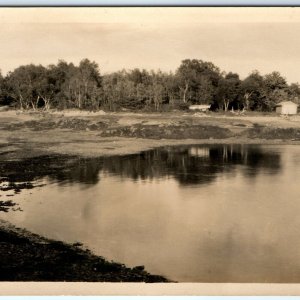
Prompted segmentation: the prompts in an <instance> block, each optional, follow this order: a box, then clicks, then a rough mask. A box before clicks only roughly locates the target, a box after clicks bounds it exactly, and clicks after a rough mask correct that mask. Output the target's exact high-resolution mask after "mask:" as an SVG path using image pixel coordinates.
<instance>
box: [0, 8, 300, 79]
mask: <svg viewBox="0 0 300 300" xmlns="http://www.w3.org/2000/svg"><path fill="white" fill-rule="evenodd" d="M0 26H1V27H0V59H1V61H0V69H1V70H2V73H4V74H5V73H6V72H7V71H9V70H13V69H14V68H16V67H17V66H19V65H20V64H28V63H35V64H39V63H41V64H44V65H48V64H51V63H56V62H57V61H58V59H64V60H66V61H68V62H74V63H78V62H79V61H80V60H81V59H82V58H86V57H87V58H89V59H91V60H95V61H96V62H97V63H98V64H99V66H100V69H101V72H102V73H106V72H110V71H115V70H120V69H122V68H126V69H132V68H135V67H139V68H146V69H149V70H150V69H154V70H157V69H159V68H160V69H161V70H163V71H170V70H172V71H174V70H176V68H177V67H178V66H179V64H180V62H181V60H183V59H185V58H197V59H202V60H207V61H211V62H213V63H215V64H216V65H217V66H219V67H220V68H221V70H224V71H226V72H229V71H233V72H237V73H239V74H240V75H241V77H242V78H243V77H245V76H247V74H249V73H250V72H251V71H252V70H254V69H257V70H259V71H260V72H261V73H263V74H265V73H267V72H271V71H274V70H277V71H280V72H281V73H282V75H284V76H285V77H286V78H287V80H288V81H289V82H300V34H299V33H300V8H23V9H22V8H0Z"/></svg>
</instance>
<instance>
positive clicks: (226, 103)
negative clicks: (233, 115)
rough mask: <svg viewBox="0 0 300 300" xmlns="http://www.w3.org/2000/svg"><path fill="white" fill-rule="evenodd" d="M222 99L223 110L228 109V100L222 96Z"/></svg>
mask: <svg viewBox="0 0 300 300" xmlns="http://www.w3.org/2000/svg"><path fill="white" fill-rule="evenodd" d="M223 101H224V111H228V106H229V100H227V99H225V98H224V99H223Z"/></svg>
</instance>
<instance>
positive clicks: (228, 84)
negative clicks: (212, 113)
mask: <svg viewBox="0 0 300 300" xmlns="http://www.w3.org/2000/svg"><path fill="white" fill-rule="evenodd" d="M239 89H240V79H239V75H238V74H235V73H231V72H230V73H228V74H227V75H225V77H224V78H221V79H220V80H219V85H218V93H217V98H218V100H219V101H218V104H219V107H220V106H221V107H223V109H224V111H227V110H228V108H229V104H230V103H233V102H234V101H236V100H237V99H238V95H239Z"/></svg>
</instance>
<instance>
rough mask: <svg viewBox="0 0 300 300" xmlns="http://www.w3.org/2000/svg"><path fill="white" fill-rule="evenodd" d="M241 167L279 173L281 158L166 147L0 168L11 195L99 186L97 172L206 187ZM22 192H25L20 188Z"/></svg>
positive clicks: (248, 150) (250, 149) (246, 149)
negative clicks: (52, 186)
mask: <svg viewBox="0 0 300 300" xmlns="http://www.w3.org/2000/svg"><path fill="white" fill-rule="evenodd" d="M236 166H245V167H246V168H245V169H244V175H245V176H250V177H251V176H255V175H256V174H258V173H259V171H260V170H263V171H265V172H269V173H270V174H273V173H277V172H278V171H279V170H280V168H281V163H280V153H277V152H271V151H268V152H267V149H263V148H262V147H260V146H250V145H249V146H245V145H213V146H182V147H178V146H177V147H164V148H158V149H155V150H150V151H145V152H141V153H140V154H133V155H126V156H112V157H101V158H78V157H70V156H62V155H52V156H40V157H35V158H30V159H25V160H7V161H5V160H4V161H1V162H0V172H1V181H2V182H3V181H7V182H8V185H9V186H11V187H12V188H14V189H17V187H16V186H15V185H16V184H17V183H24V182H26V183H27V186H26V187H27V188H31V187H32V185H31V182H33V181H36V180H39V179H42V178H45V177H48V178H49V179H52V180H54V181H56V182H69V183H82V184H97V183H98V181H99V180H100V171H103V172H105V173H108V174H111V175H117V176H120V177H122V178H130V179H133V180H147V179H159V178H163V177H173V178H175V179H176V180H177V181H178V182H179V183H180V184H183V185H185V184H202V183H208V182H210V181H212V180H214V178H215V177H216V176H217V175H218V174H219V173H223V172H229V173H230V172H234V169H235V167H236ZM21 188H25V186H24V184H23V185H22V186H21Z"/></svg>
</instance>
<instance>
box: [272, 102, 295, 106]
mask: <svg viewBox="0 0 300 300" xmlns="http://www.w3.org/2000/svg"><path fill="white" fill-rule="evenodd" d="M283 105H296V106H298V104H296V103H294V102H292V101H282V102H279V103H277V104H276V106H283Z"/></svg>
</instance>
